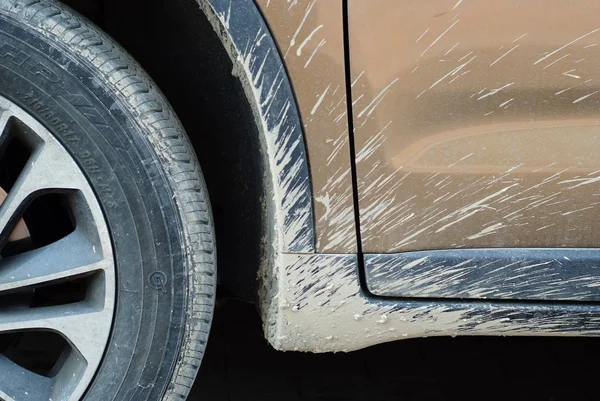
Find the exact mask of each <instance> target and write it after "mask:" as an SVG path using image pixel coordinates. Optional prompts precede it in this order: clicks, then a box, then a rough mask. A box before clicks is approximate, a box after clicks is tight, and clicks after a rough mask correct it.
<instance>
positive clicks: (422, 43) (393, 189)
mask: <svg viewBox="0 0 600 401" xmlns="http://www.w3.org/2000/svg"><path fill="white" fill-rule="evenodd" d="M599 21H600V4H598V3H595V2H572V1H566V0H565V1H553V2H543V1H527V2H523V1H518V0H507V1H502V2H482V1H472V0H449V1H447V0H443V1H422V0H418V1H417V0H406V1H397V0H369V1H366V0H349V31H350V56H351V57H350V59H351V75H352V80H353V81H356V84H355V85H354V87H353V97H354V98H353V103H355V104H354V108H353V111H354V116H355V121H354V125H355V135H356V147H357V170H358V181H359V182H358V185H359V203H360V215H361V227H362V230H363V249H364V251H365V252H373V253H377V252H401V251H410V250H423V249H441V248H461V247H553V246H556V247H595V246H598V244H599V243H600V230H599V229H597V228H596V227H597V225H596V224H593V223H592V222H594V221H596V220H598V218H599V217H600V216H599V210H600V209H599V206H598V203H599V202H600V158H598V156H597V155H598V154H599V153H600V124H599V123H600V70H599V68H598V58H599V56H600V22H599Z"/></svg>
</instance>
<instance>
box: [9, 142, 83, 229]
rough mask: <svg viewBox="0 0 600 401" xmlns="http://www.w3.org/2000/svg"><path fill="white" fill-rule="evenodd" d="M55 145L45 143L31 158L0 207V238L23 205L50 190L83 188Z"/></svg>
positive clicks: (73, 164) (16, 218)
mask: <svg viewBox="0 0 600 401" xmlns="http://www.w3.org/2000/svg"><path fill="white" fill-rule="evenodd" d="M61 150H62V149H60V148H59V147H58V146H57V144H54V143H46V144H44V145H43V146H41V147H39V148H38V149H37V150H36V151H35V152H34V154H33V155H32V156H31V158H30V160H29V161H28V162H27V165H26V166H25V168H24V169H23V171H22V172H21V174H19V178H18V179H17V181H16V182H15V184H14V185H13V187H12V188H11V190H10V192H9V193H8V196H7V197H6V199H5V200H4V202H3V203H2V205H0V238H2V239H4V238H6V237H7V236H8V234H10V231H12V227H13V225H14V223H15V222H16V220H18V217H19V212H20V209H21V207H22V206H24V204H25V201H27V200H29V199H30V198H31V196H32V195H34V194H35V193H37V192H40V191H44V190H50V189H63V190H65V189H80V188H83V187H84V186H85V182H82V177H81V175H80V174H78V172H77V170H76V169H77V166H76V165H75V163H74V162H73V161H72V160H71V159H69V158H68V157H67V156H66V155H65V154H64V151H61Z"/></svg>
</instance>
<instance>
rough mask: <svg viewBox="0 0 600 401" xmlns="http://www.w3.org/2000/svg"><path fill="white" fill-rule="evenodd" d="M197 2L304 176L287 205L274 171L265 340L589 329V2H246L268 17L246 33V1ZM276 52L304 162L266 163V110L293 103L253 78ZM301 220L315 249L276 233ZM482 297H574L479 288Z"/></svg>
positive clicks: (493, 293) (593, 35) (592, 278)
mask: <svg viewBox="0 0 600 401" xmlns="http://www.w3.org/2000/svg"><path fill="white" fill-rule="evenodd" d="M208 3H209V4H208V5H207V4H206V3H202V2H201V4H204V6H203V7H204V10H205V12H206V13H207V15H209V17H210V16H211V15H212V16H213V18H212V19H211V22H212V23H213V25H214V27H215V29H216V31H217V32H218V33H219V34H220V35H221V36H222V38H223V41H224V43H227V44H228V46H229V51H230V55H231V57H232V60H233V61H234V63H237V64H238V65H239V66H240V70H241V72H240V73H239V74H240V77H241V79H242V81H243V82H246V87H247V90H246V92H247V95H248V98H249V99H250V101H251V102H254V103H255V112H256V114H257V121H259V122H262V123H263V125H264V129H265V130H264V135H265V137H266V138H267V139H266V140H267V142H268V143H271V145H269V146H271V147H269V149H271V150H272V152H273V153H272V154H271V157H272V159H273V165H274V166H275V167H277V169H278V170H276V171H286V168H287V167H286V166H287V165H290V164H292V165H294V166H295V165H296V164H294V163H296V162H297V163H299V164H303V163H304V164H305V165H306V166H307V170H308V172H309V178H307V179H309V180H310V190H311V191H312V192H311V193H310V198H311V205H307V206H306V209H305V210H304V209H303V210H302V211H301V212H298V211H297V210H296V209H294V208H288V209H285V208H286V204H288V203H290V202H292V201H294V202H295V201H296V196H298V193H300V191H297V190H295V188H294V187H293V186H290V185H287V184H289V182H290V180H288V179H283V180H282V179H279V180H278V179H277V177H275V178H274V181H273V183H274V184H273V185H274V188H276V189H275V190H274V193H273V202H274V204H275V208H276V209H278V208H279V209H281V211H280V212H278V213H279V214H280V215H281V216H291V215H294V216H300V217H299V218H300V219H301V220H298V221H295V220H294V219H293V218H292V219H287V220H279V221H278V222H276V224H275V225H276V227H275V231H277V232H283V233H284V235H283V236H282V237H281V238H283V240H281V241H279V242H278V243H277V244H275V245H274V248H273V260H272V263H269V264H266V265H265V267H264V269H263V271H262V272H261V277H262V280H263V281H262V282H263V291H262V292H261V302H262V303H261V305H262V311H263V318H264V321H265V331H266V333H267V337H268V338H269V340H270V341H271V343H272V344H273V345H274V346H275V347H276V348H278V349H283V350H306V351H340V350H352V349H357V348H361V347H365V346H368V345H371V344H376V343H380V342H384V341H391V340H395V339H402V338H408V337H418V336H429V335H456V334H485V335H493V334H502V335H506V334H527V335H531V334H544V335H546V334H552V335H580V334H588V335H589V334H594V333H596V332H598V329H599V327H598V326H597V323H598V322H600V314H598V313H596V312H594V311H592V310H591V309H589V308H590V306H589V305H588V304H586V303H585V302H583V301H589V300H596V299H597V298H598V294H597V293H596V290H595V288H597V286H598V285H600V283H599V278H598V277H597V276H596V274H595V273H594V269H595V268H596V267H595V266H596V261H595V256H594V255H595V254H594V247H596V245H597V243H598V240H599V239H600V238H599V237H600V231H599V230H598V229H597V228H596V226H595V224H592V223H591V222H593V221H594V220H595V219H596V218H597V215H598V206H597V205H598V203H599V202H600V201H599V200H598V199H597V197H598V196H599V194H600V192H599V191H598V183H599V182H600V162H598V161H597V159H596V157H595V154H596V152H597V150H598V148H599V147H600V142H599V132H598V128H597V125H598V117H597V116H596V113H597V110H598V104H599V100H598V99H600V90H599V89H598V88H597V86H598V84H597V82H596V73H597V68H596V63H595V60H596V58H597V55H596V52H598V51H600V50H599V47H598V43H597V42H598V39H599V37H600V27H599V26H598V22H597V21H598V17H599V16H600V6H599V5H596V4H593V3H589V2H576V3H573V2H570V1H555V2H552V3H551V4H547V3H545V2H539V1H531V2H525V3H524V2H520V1H516V0H510V1H505V2H473V1H468V0H464V1H463V0H443V1H416V0H414V1H413V0H406V1H397V0H368V1H367V0H348V1H341V0H340V1H337V0H257V2H256V4H257V7H258V8H259V9H260V12H261V13H262V18H264V24H265V25H264V26H262V25H261V26H259V27H257V28H256V33H255V35H252V34H250V35H248V34H246V36H245V38H246V39H245V40H242V39H240V37H237V38H236V32H235V27H234V26H232V24H233V23H234V22H235V21H241V18H242V17H241V15H237V14H236V13H242V8H244V7H245V6H247V4H245V5H244V7H240V6H239V5H240V4H241V3H237V2H236V1H233V2H230V3H227V2H224V1H220V0H212V1H209V2H208ZM236 5H237V6H238V7H236ZM236 18H237V19H236ZM574 21H576V23H575V22H574ZM266 26H268V32H266V31H265V29H266V28H265V27H266ZM250 31H251V30H250ZM265 36H268V37H269V38H270V39H272V43H273V44H275V46H276V49H277V51H278V55H275V54H273V51H274V50H273V48H268V49H267V48H266V47H265V46H267V47H268V46H269V45H268V44H266V42H265V40H264V38H265ZM265 49H266V50H265ZM273 57H275V58H276V59H277V62H278V63H280V64H281V66H282V67H281V68H282V69H281V70H280V71H278V72H277V74H276V75H275V76H276V77H280V76H281V74H283V73H285V74H286V75H287V78H288V79H289V85H290V89H291V91H293V95H294V104H295V107H297V110H298V120H297V121H298V122H299V123H300V124H301V127H296V126H294V127H295V128H294V129H296V128H301V130H302V138H303V139H302V141H303V145H304V147H305V150H306V158H305V159H304V161H302V160H295V159H294V157H291V156H290V157H288V158H286V159H285V163H283V162H282V160H284V159H283V158H277V157H275V156H276V155H278V154H280V153H282V152H285V151H286V149H287V148H286V145H285V143H287V142H285V141H282V140H280V139H277V138H279V137H281V136H282V132H283V131H284V130H282V129H281V127H282V126H284V125H285V124H286V123H288V122H289V121H290V120H289V118H288V119H280V120H277V121H280V123H279V125H277V124H270V123H269V119H270V118H275V117H274V116H279V115H282V113H287V111H288V109H281V110H276V109H273V108H265V107H263V106H264V105H265V104H267V103H269V102H272V98H273V96H276V95H278V94H277V91H272V90H269V91H266V88H273V87H274V86H277V87H278V88H279V87H280V86H281V83H279V84H277V82H279V81H277V79H279V78H276V79H275V81H274V82H275V83H270V82H269V80H268V79H267V78H265V76H264V69H265V68H264V65H265V63H270V62H272V60H271V59H272V58H273ZM276 84H277V85H276ZM284 84H285V83H284ZM348 100H350V102H348ZM348 103H351V104H348ZM300 121H301V122H300ZM296 125H297V124H296ZM273 127H275V128H279V130H276V129H273ZM290 130H291V129H290ZM285 132H291V131H285ZM270 135H271V136H274V137H275V139H273V140H271V139H269V136H270ZM269 141H272V142H269ZM298 141H300V139H299V140H298ZM294 146H296V144H295V145H294ZM286 163H287V164H286ZM286 185H287V186H286ZM353 186H354V187H353ZM355 195H356V196H357V199H355ZM278 205H280V206H278ZM356 206H358V209H356ZM308 215H311V216H312V219H313V221H312V224H313V227H314V229H312V231H310V232H311V233H312V235H314V246H308V245H307V246H290V244H292V245H294V243H293V241H287V240H286V238H288V237H286V234H285V233H289V232H291V231H290V229H289V227H291V226H293V227H295V228H294V229H293V230H296V231H297V230H298V227H301V226H303V225H306V224H310V222H309V220H310V218H307V217H306V216H308ZM288 226H289V227H288ZM293 230H292V231H293ZM357 231H358V232H357ZM296 234H297V233H296ZM296 234H295V235H296ZM292 237H293V235H292V236H290V237H289V238H292ZM295 238H298V235H296V237H295ZM309 242H310V241H305V242H302V243H303V244H309ZM580 250H581V251H580ZM581 252H583V253H581ZM582 255H583V256H582ZM571 258H573V259H574V260H571ZM465 298H471V299H478V300H479V301H476V302H470V301H469V302H466V301H465V300H464V299H465ZM496 298H498V299H502V300H505V301H518V300H528V301H532V300H533V301H534V300H540V299H543V300H546V301H548V300H550V301H560V300H570V301H573V300H575V301H582V302H581V303H579V304H576V305H572V304H571V305H566V304H560V303H557V304H545V306H542V305H538V304H536V303H535V302H533V303H518V302H517V303H510V302H509V303H496V302H489V301H484V300H489V299H496ZM452 299H454V300H453V301H452ZM578 319H585V320H586V322H587V325H586V326H585V328H582V327H576V325H575V324H574V322H575V321H580V320H578Z"/></svg>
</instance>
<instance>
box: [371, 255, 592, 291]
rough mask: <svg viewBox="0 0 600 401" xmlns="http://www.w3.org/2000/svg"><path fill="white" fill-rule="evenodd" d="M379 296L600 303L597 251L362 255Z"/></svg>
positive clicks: (372, 289) (372, 285) (372, 288)
mask: <svg viewBox="0 0 600 401" xmlns="http://www.w3.org/2000/svg"><path fill="white" fill-rule="evenodd" d="M364 263H365V279H366V282H367V288H368V289H369V291H370V292H371V293H372V294H373V295H375V296H378V297H396V298H428V299H432V298H445V299H448V298H450V299H452V298H459V299H480V300H482V299H489V300H512V301H519V300H524V301H526V300H529V301H532V300H537V301H600V249H596V248H492V249H450V250H433V251H419V252H405V253H398V254H379V255H377V254H368V255H365V256H364Z"/></svg>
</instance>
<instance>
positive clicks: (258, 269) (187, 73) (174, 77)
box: [61, 0, 316, 301]
mask: <svg viewBox="0 0 600 401" xmlns="http://www.w3.org/2000/svg"><path fill="white" fill-rule="evenodd" d="M61 1H63V2H64V3H66V4H67V5H70V6H71V7H73V8H75V9H77V10H78V11H79V12H81V13H82V14H84V15H85V16H86V17H88V18H89V19H91V20H92V21H94V22H96V23H97V24H98V25H100V26H101V27H102V29H104V30H105V31H106V32H108V33H109V34H110V35H111V36H113V37H114V38H115V39H116V40H117V41H118V42H119V43H120V44H121V45H122V46H123V47H125V49H126V50H127V51H128V52H129V53H130V54H131V55H132V56H133V57H134V58H135V59H136V60H137V61H138V62H140V64H142V66H143V67H144V68H145V69H146V71H148V73H149V74H150V75H151V76H152V78H153V79H154V80H155V81H156V83H157V84H158V86H159V87H160V88H161V90H162V91H163V92H164V94H165V95H166V97H167V99H168V100H169V102H170V103H171V104H172V105H173V107H174V109H175V111H176V112H177V114H178V116H179V118H180V119H181V120H182V122H183V125H184V126H185V129H186V131H187V132H188V135H189V136H190V138H191V140H192V142H193V145H194V148H195V150H196V153H197V155H198V158H199V160H200V163H201V165H202V169H203V172H204V175H205V178H206V181H207V185H208V188H209V193H210V197H211V202H212V204H213V212H214V215H215V223H216V231H217V243H218V245H219V250H220V252H219V281H220V282H221V283H222V284H223V287H224V288H225V290H226V292H230V293H232V294H233V295H234V296H236V297H240V298H243V299H246V300H249V301H258V297H257V294H258V292H259V291H261V290H264V284H265V283H267V285H269V284H268V283H269V282H270V281H271V279H272V277H271V276H273V275H274V273H273V271H274V266H276V265H277V263H278V262H277V261H276V259H277V257H278V255H279V254H280V253H294V252H300V253H313V252H314V251H315V241H316V239H315V227H314V214H313V204H312V199H313V198H312V189H311V180H310V170H309V165H308V156H307V150H306V143H305V139H304V135H303V132H302V124H301V122H300V117H299V113H298V110H297V106H296V102H295V98H294V95H293V92H292V88H291V85H290V82H289V79H288V76H287V73H286V70H285V66H284V63H283V61H282V58H281V57H280V54H279V52H278V49H277V46H276V43H275V41H274V40H273V38H272V36H271V33H270V31H269V29H268V27H267V25H266V22H265V20H264V19H263V17H262V15H261V13H260V11H259V9H258V7H257V6H256V5H255V3H254V2H253V1H243V2H236V3H237V4H235V5H234V4H233V1H230V0H179V1H175V2H173V1H172V0H127V1H122V0H85V1H79V0H61ZM257 249H260V251H257ZM259 274H260V275H261V276H262V277H263V278H264V279H263V280H262V281H263V283H262V284H263V285H262V286H260V285H259V282H258V280H257V278H258V275H259ZM271 285H272V284H271ZM267 291H268V290H267Z"/></svg>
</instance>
